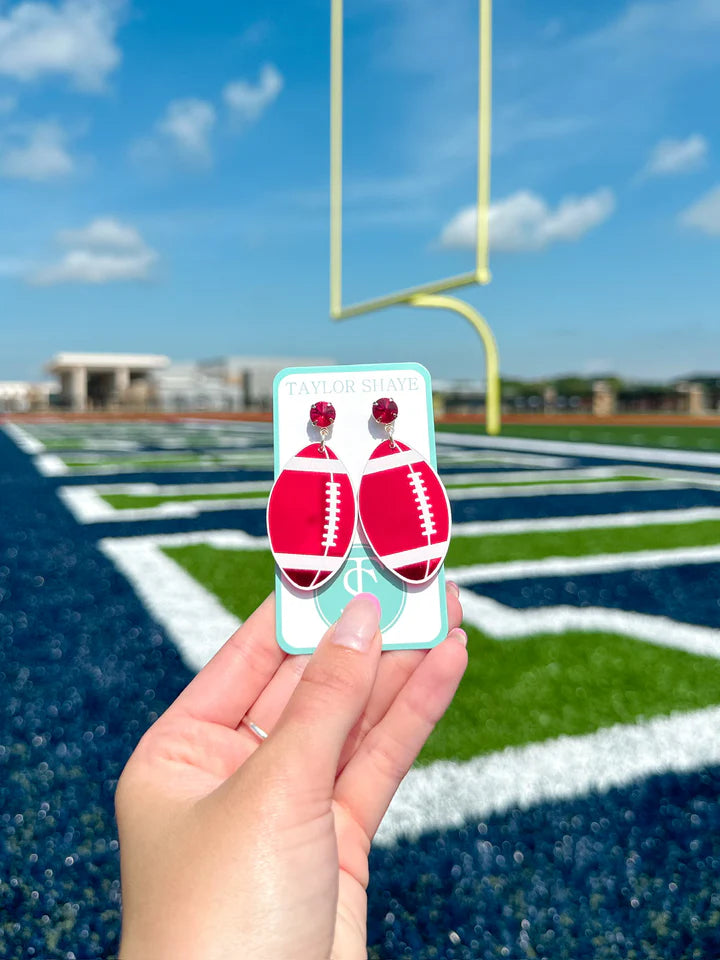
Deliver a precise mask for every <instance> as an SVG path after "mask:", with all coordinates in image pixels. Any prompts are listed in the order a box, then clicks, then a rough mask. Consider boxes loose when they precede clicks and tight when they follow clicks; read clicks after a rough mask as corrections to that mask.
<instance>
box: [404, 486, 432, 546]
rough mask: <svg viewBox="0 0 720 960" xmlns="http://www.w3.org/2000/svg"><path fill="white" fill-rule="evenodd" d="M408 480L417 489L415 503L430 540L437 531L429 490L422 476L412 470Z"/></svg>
mask: <svg viewBox="0 0 720 960" xmlns="http://www.w3.org/2000/svg"><path fill="white" fill-rule="evenodd" d="M408 480H410V482H411V483H412V485H413V487H414V488H415V502H416V503H417V508H418V513H419V514H420V524H421V526H422V532H423V535H424V536H426V537H427V538H428V540H429V539H430V537H432V536H433V534H434V533H435V532H436V530H435V521H434V520H433V512H432V510H431V508H430V501H429V500H428V495H427V490H426V488H425V481H424V480H423V478H422V477H421V476H420V474H419V473H415V472H414V471H413V470H412V468H411V469H410V472H409V473H408Z"/></svg>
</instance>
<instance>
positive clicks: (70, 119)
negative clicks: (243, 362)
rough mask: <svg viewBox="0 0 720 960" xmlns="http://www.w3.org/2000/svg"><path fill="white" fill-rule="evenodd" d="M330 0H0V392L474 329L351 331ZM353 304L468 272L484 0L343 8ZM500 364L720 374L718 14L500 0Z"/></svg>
mask: <svg viewBox="0 0 720 960" xmlns="http://www.w3.org/2000/svg"><path fill="white" fill-rule="evenodd" d="M328 8H329V2H328V0H293V2H291V3H284V4H268V3H260V2H257V0H245V2H243V3H242V4H228V3H226V2H220V0H206V2H205V3H203V4H202V6H198V5H197V4H191V3H188V2H184V0H175V2H173V3H167V2H161V0H56V2H32V3H31V2H27V0H21V2H17V0H13V2H7V0H0V378H2V379H16V378H36V377H38V376H40V374H41V366H42V363H43V362H44V361H45V360H46V359H48V358H49V357H50V356H51V355H52V354H53V353H55V352H58V351H60V350H117V351H123V352H127V351H138V352H158V353H167V354H169V355H170V356H172V357H173V358H174V359H178V360H185V359H191V358H202V357H209V356H215V355H222V354H273V353H282V354H285V355H288V354H292V355H313V354H314V355H323V356H328V355H330V356H334V357H336V358H337V359H338V360H339V361H341V362H362V361H372V360H377V361H385V360H388V361H390V360H405V359H414V360H420V361H421V362H424V363H426V364H427V365H428V366H429V367H430V369H431V371H432V372H433V373H434V374H436V375H438V376H441V377H452V376H458V377H471V376H476V375H477V376H479V375H480V373H481V370H482V354H481V348H480V344H479V342H478V341H477V340H476V335H475V334H474V333H473V332H472V331H471V329H470V328H469V327H466V326H465V325H463V321H461V320H460V319H456V318H455V317H454V316H449V315H444V314H441V313H437V312H431V311H424V310H423V311H421V310H411V309H409V308H405V309H394V310H390V311H384V312H382V313H379V314H375V315H372V316H369V317H366V318H362V319H357V320H350V321H346V322H343V323H331V322H330V320H329V319H328V265H327V259H328V196H327V186H328V72H329V52H328V36H329V9H328ZM346 17H347V27H346V71H345V76H346V128H345V135H346V143H345V146H346V150H345V173H346V179H345V197H346V207H345V298H346V300H354V299H357V298H359V297H364V296H372V295H376V294H381V293H385V292H388V291H390V290H394V289H397V288H400V287H403V286H406V285H408V284H412V283H417V282H423V281H428V280H431V279H437V278H440V277H444V276H447V275H450V274H453V273H456V272H460V271H463V270H465V269H468V268H469V267H470V265H471V262H472V250H471V248H470V238H471V234H472V212H471V210H470V209H469V207H470V205H471V204H472V199H473V192H474V159H475V158H474V143H475V137H476V127H475V122H476V119H475V57H476V55H477V38H476V28H477V9H476V4H475V3H474V2H472V0H346ZM494 26H495V72H494V111H495V113H494V127H493V182H492V197H493V207H492V211H491V236H492V254H491V267H492V271H493V282H492V283H491V284H490V286H488V287H485V288H483V289H474V290H466V291H463V293H462V296H464V297H466V298H467V299H468V300H470V301H471V302H472V303H473V304H475V305H476V306H477V307H478V308H479V309H480V310H481V311H482V312H483V313H484V314H485V316H486V317H487V318H488V320H489V321H490V323H491V324H492V326H493V328H494V330H495V333H496V336H497V339H498V342H499V347H500V353H501V365H502V370H503V372H504V373H505V374H507V375H521V376H534V375H542V374H551V373H561V372H567V371H580V372H584V373H589V374H591V373H596V372H603V371H608V370H613V371H617V372H619V373H621V374H624V375H626V376H632V377H636V378H641V379H652V378H656V377H670V376H675V375H679V374H684V373H688V372H690V371H693V370H695V371H698V370H718V369H720V359H718V357H719V355H720V351H719V350H718V347H720V306H719V305H720V163H719V161H718V158H719V157H720V113H719V112H718V110H717V91H718V89H720V0H635V2H631V3H627V2H619V0H605V2H603V3H602V4H589V3H585V4H578V3H574V2H569V0H544V2H543V3H537V2H530V0H503V2H502V3H497V4H496V10H495V24H494Z"/></svg>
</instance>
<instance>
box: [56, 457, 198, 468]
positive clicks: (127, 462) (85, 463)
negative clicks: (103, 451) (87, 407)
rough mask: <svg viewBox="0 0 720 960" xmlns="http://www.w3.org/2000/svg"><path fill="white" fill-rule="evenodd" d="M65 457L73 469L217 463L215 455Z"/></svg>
mask: <svg viewBox="0 0 720 960" xmlns="http://www.w3.org/2000/svg"><path fill="white" fill-rule="evenodd" d="M64 459H65V464H66V465H67V466H68V467H71V468H73V469H78V468H80V469H81V468H83V467H143V468H144V469H148V470H156V469H158V468H159V467H169V466H177V465H184V464H188V463H189V464H193V463H216V462H217V459H216V458H214V457H201V456H197V457H152V458H144V459H143V458H142V457H127V458H126V457H123V459H122V460H104V459H102V458H98V459H93V460H69V459H67V458H64Z"/></svg>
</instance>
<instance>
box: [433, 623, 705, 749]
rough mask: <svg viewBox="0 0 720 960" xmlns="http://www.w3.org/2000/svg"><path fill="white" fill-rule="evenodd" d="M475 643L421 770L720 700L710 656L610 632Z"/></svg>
mask: <svg viewBox="0 0 720 960" xmlns="http://www.w3.org/2000/svg"><path fill="white" fill-rule="evenodd" d="M468 637H469V639H468V649H469V653H470V662H469V666H468V669H467V672H466V674H465V677H464V678H463V681H462V683H461V685H460V688H459V690H458V692H457V694H456V696H455V699H454V701H453V703H452V705H451V707H450V709H449V710H448V712H447V713H446V715H445V717H444V718H443V720H442V721H441V722H440V724H439V725H438V727H437V728H436V730H435V732H434V733H433V735H432V736H431V738H430V740H429V741H428V743H427V745H426V747H425V749H424V750H423V752H422V754H421V756H420V762H421V763H430V762H432V761H433V760H442V759H456V760H470V759H472V757H474V756H477V755H478V754H482V753H489V752H491V751H494V750H501V749H502V748H503V747H508V746H520V745H522V744H525V743H530V742H533V741H539V740H546V739H548V738H550V737H557V736H560V735H561V734H567V735H571V736H573V735H578V734H584V733H591V732H592V731H593V730H596V729H598V728H600V727H607V726H611V725H612V724H615V723H633V722H635V721H637V720H638V719H639V718H641V717H652V716H658V715H661V714H669V713H671V712H672V711H673V710H694V709H699V708H701V707H706V706H710V705H711V704H715V703H718V702H720V661H718V660H715V659H712V658H709V657H698V656H694V655H692V654H688V653H684V652H682V651H679V650H670V649H667V648H664V647H655V646H652V645H651V644H648V643H643V642H641V641H638V640H632V639H629V638H627V637H621V636H614V635H612V634H604V633H579V632H578V633H575V632H573V633H564V634H560V635H554V634H548V635H541V636H534V637H528V638H526V639H520V640H499V641H498V640H492V639H490V638H489V637H487V636H484V635H483V634H482V633H480V632H479V631H478V630H474V629H473V628H469V629H468Z"/></svg>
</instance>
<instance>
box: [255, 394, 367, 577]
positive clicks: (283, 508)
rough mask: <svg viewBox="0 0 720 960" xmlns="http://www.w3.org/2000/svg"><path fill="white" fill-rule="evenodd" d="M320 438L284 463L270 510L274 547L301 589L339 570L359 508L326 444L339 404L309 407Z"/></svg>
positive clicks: (283, 567)
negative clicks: (336, 406) (335, 405)
mask: <svg viewBox="0 0 720 960" xmlns="http://www.w3.org/2000/svg"><path fill="white" fill-rule="evenodd" d="M310 421H311V423H312V424H313V426H315V427H317V429H318V431H319V433H320V442H319V443H318V442H314V443H311V444H310V445H309V446H307V447H304V448H303V449H302V450H300V451H299V452H298V453H296V454H295V456H294V457H293V458H292V459H291V460H289V461H288V463H286V464H285V467H284V468H283V470H282V473H281V474H280V476H279V477H278V478H277V480H276V481H275V483H274V485H273V488H272V490H271V491H270V498H269V500H268V508H267V527H268V535H269V538H270V549H271V550H272V552H273V556H274V557H275V562H276V563H277V565H278V567H279V568H280V570H281V571H282V573H283V574H284V576H285V577H286V578H287V579H288V580H289V581H290V583H291V584H292V585H293V586H294V587H297V589H298V590H316V589H317V588H318V587H321V586H322V585H323V584H324V583H327V581H328V580H330V579H331V578H332V577H333V576H334V575H335V574H336V573H337V572H338V570H339V569H340V567H341V566H342V565H343V563H344V562H345V558H346V557H347V555H348V553H349V552H350V547H351V546H352V541H353V535H354V533H355V522H356V519H357V508H356V505H355V492H354V490H353V487H352V484H351V482H350V478H349V477H348V472H347V469H346V468H345V466H344V464H343V463H341V461H340V460H338V458H337V456H336V455H335V453H333V451H332V450H331V449H330V448H329V447H328V445H327V439H328V436H329V434H330V427H331V426H332V424H333V423H334V421H335V407H334V406H333V405H332V404H331V403H325V402H323V401H320V402H319V403H314V404H313V405H312V407H310Z"/></svg>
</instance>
